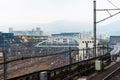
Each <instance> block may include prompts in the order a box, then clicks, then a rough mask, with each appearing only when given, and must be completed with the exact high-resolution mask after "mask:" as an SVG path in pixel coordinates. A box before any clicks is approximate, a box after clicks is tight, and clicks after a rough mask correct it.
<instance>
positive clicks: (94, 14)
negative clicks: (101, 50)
mask: <svg viewBox="0 0 120 80" xmlns="http://www.w3.org/2000/svg"><path fill="white" fill-rule="evenodd" d="M117 10H119V12H116V13H114V14H111V13H110V11H117ZM97 11H106V12H107V13H108V14H109V16H108V17H106V18H104V19H101V20H99V21H96V14H97V13H96V12H97ZM119 13H120V8H117V9H96V0H94V1H93V28H94V29H93V31H94V35H93V36H94V56H95V57H96V24H97V23H100V22H103V21H105V20H107V19H109V18H111V17H113V16H115V15H117V14H119Z"/></svg>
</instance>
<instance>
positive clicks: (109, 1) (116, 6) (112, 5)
mask: <svg viewBox="0 0 120 80" xmlns="http://www.w3.org/2000/svg"><path fill="white" fill-rule="evenodd" d="M107 1H108V2H109V3H110V4H111V5H112V6H114V7H116V8H117V9H120V8H119V7H117V6H116V5H115V4H114V3H112V2H111V1H110V0H107Z"/></svg>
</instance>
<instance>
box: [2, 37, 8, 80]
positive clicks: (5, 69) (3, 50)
mask: <svg viewBox="0 0 120 80" xmlns="http://www.w3.org/2000/svg"><path fill="white" fill-rule="evenodd" d="M2 52H3V58H4V80H7V65H6V53H5V36H4V35H3V49H2Z"/></svg>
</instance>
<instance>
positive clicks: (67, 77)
mask: <svg viewBox="0 0 120 80" xmlns="http://www.w3.org/2000/svg"><path fill="white" fill-rule="evenodd" d="M98 59H99V60H102V61H103V62H105V63H104V64H106V63H107V64H109V63H110V62H109V61H110V55H109V54H105V55H102V56H99V57H96V58H91V59H88V60H84V61H80V62H77V63H72V64H70V65H66V66H63V67H59V68H56V69H52V70H43V71H38V72H34V73H30V74H26V75H23V76H19V77H16V78H11V79H8V80H73V78H75V77H78V76H86V75H90V74H91V73H94V72H95V60H98ZM104 66H107V65H104ZM42 73H43V75H41V74H42ZM45 78H46V79H45Z"/></svg>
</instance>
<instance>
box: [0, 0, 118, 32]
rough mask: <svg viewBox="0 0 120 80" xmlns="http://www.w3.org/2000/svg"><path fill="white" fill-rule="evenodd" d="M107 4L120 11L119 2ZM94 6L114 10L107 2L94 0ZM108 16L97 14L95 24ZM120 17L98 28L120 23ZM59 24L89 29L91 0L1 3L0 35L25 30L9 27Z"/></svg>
mask: <svg viewBox="0 0 120 80" xmlns="http://www.w3.org/2000/svg"><path fill="white" fill-rule="evenodd" d="M110 1H111V2H112V3H113V4H115V5H116V6H117V7H120V0H110ZM96 2H97V8H116V7H115V6H113V5H111V4H110V3H109V0H96ZM115 12H116V11H114V12H113V11H111V13H115ZM107 16H109V15H108V13H107V12H99V13H98V14H97V20H101V19H102V18H104V17H107ZM119 17H120V15H117V16H115V17H114V18H111V19H109V20H107V21H105V22H103V23H102V24H101V23H100V25H105V24H108V23H110V22H114V21H117V20H120V18H119ZM62 20H63V21H70V22H77V23H79V24H90V25H92V24H93V0H0V31H6V30H7V29H8V27H13V28H15V29H28V27H26V28H25V27H22V26H21V27H17V26H11V24H12V25H21V24H25V25H26V24H36V23H37V24H48V23H52V22H54V21H62ZM37 27H38V26H37ZM48 29H49V26H48ZM73 30H74V29H73Z"/></svg>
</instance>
